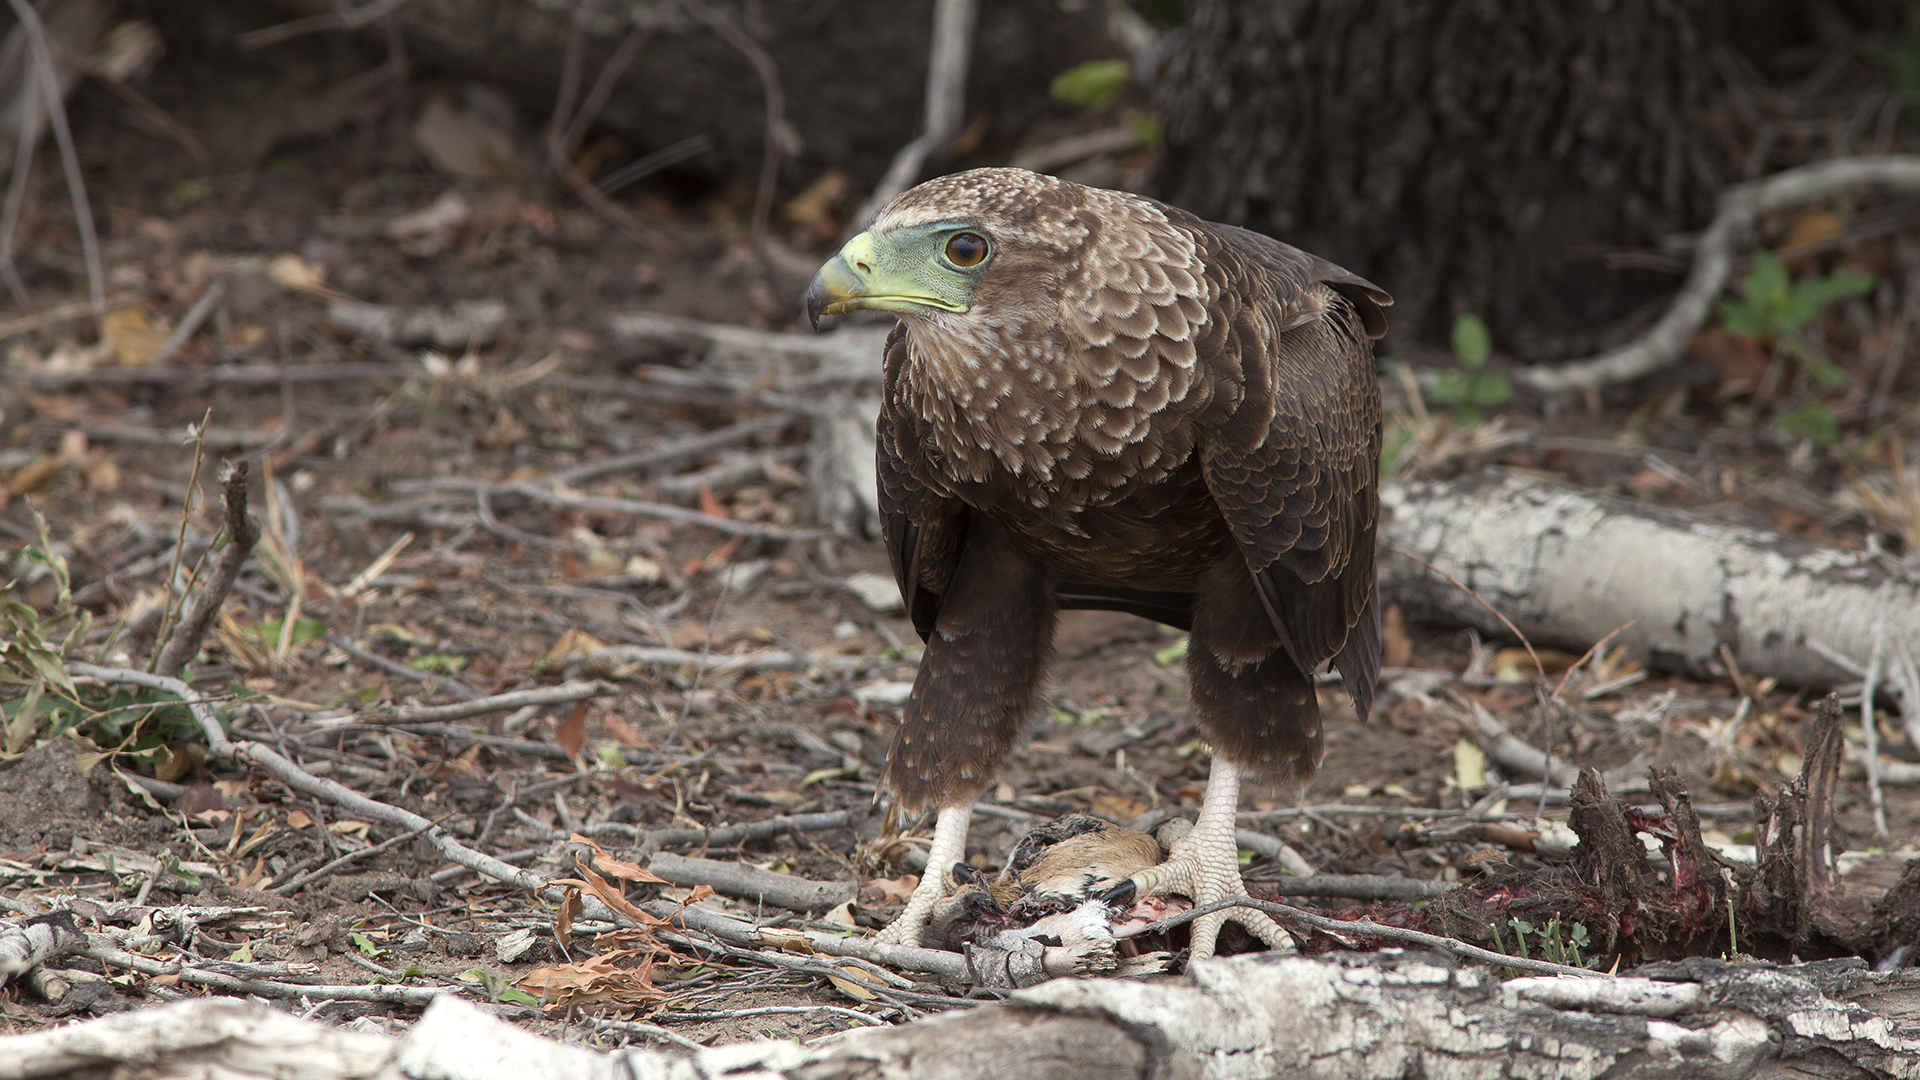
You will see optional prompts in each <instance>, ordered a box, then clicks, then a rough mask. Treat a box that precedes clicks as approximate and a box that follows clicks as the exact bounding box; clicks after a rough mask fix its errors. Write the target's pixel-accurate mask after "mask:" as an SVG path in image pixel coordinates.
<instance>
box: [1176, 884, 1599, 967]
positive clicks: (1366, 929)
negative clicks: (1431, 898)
mask: <svg viewBox="0 0 1920 1080" xmlns="http://www.w3.org/2000/svg"><path fill="white" fill-rule="evenodd" d="M1229 908H1252V909H1254V910H1255V911H1264V912H1266V913H1267V914H1268V915H1277V916H1280V917H1281V918H1285V919H1292V920H1294V921H1296V922H1302V923H1305V924H1306V925H1308V926H1311V927H1313V928H1314V929H1316V930H1324V931H1326V932H1327V933H1329V934H1331V935H1333V936H1334V937H1335V938H1341V937H1345V936H1347V935H1350V934H1358V935H1363V936H1366V937H1373V938H1381V939H1384V940H1387V941H1404V942H1406V943H1407V944H1409V945H1422V946H1425V947H1426V948H1429V949H1439V950H1440V951H1442V952H1446V953H1452V954H1453V955H1455V956H1458V957H1461V958H1463V959H1467V960H1478V961H1480V962H1481V963H1483V964H1500V965H1504V966H1506V967H1510V968H1514V969H1515V970H1518V971H1537V972H1540V973H1541V974H1543V975H1580V976H1585V977H1588V978H1605V976H1604V975H1602V974H1601V973H1600V972H1597V971H1589V970H1587V969H1586V968H1577V967H1569V966H1567V965H1565V964H1550V963H1548V962H1547V961H1545V960H1533V959H1528V958H1526V957H1519V956H1508V955H1506V954H1504V953H1497V952H1494V951H1493V950H1491V949H1482V948H1480V947H1479V946H1477V945H1469V944H1467V943H1466V942H1464V941H1459V940H1456V939H1454V938H1448V937H1440V936H1439V935H1437V934H1423V933H1421V932H1420V931H1418V930H1408V929H1406V928H1404V927H1399V926H1382V925H1380V924H1379V923H1377V922H1374V921H1373V920H1372V919H1358V920H1355V921H1352V922H1348V921H1346V920H1344V919H1329V918H1327V917H1326V916H1324V915H1315V914H1314V913H1313V912H1311V911H1303V910H1301V909H1300V908H1297V907H1289V906H1288V905H1286V904H1276V903H1273V902H1271V901H1268V900H1254V899H1252V898H1250V897H1245V896H1229V897H1227V898H1226V899H1224V900H1216V901H1214V902H1213V903H1211V904H1202V905H1200V906H1199V907H1196V908H1192V909H1190V910H1187V911H1183V912H1181V913H1180V914H1178V915H1174V916H1170V917H1168V918H1165V919H1161V920H1160V921H1159V922H1157V923H1154V924H1153V925H1151V926H1149V927H1147V932H1148V933H1166V932H1167V931H1168V930H1171V929H1173V928H1174V927H1176V926H1179V925H1181V924H1183V923H1190V922H1192V921H1193V920H1195V919H1197V918H1199V917H1200V916H1202V915H1211V914H1213V913H1214V912H1216V911H1225V910H1227V909H1229Z"/></svg>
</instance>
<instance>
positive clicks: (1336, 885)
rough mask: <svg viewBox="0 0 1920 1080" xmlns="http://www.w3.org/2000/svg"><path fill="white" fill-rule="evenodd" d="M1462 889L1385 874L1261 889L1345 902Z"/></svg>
mask: <svg viewBox="0 0 1920 1080" xmlns="http://www.w3.org/2000/svg"><path fill="white" fill-rule="evenodd" d="M1459 887H1460V886H1459V884H1458V883H1457V882H1446V881H1425V880H1422V879H1420V878H1410V877H1391V876H1388V875H1385V874H1314V875H1313V876H1311V877H1292V876H1287V877H1281V878H1276V879H1275V880H1273V881H1265V882H1261V888H1263V889H1265V890H1267V891H1269V892H1275V893H1279V894H1280V895H1281V896H1330V897H1339V898H1341V899H1345V900H1401V901H1414V900H1431V899H1433V898H1434V897H1436V896H1439V895H1441V894H1443V893H1446V892H1449V891H1451V890H1453V889H1457V888H1459Z"/></svg>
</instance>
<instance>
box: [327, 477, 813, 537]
mask: <svg viewBox="0 0 1920 1080" xmlns="http://www.w3.org/2000/svg"><path fill="white" fill-rule="evenodd" d="M433 483H434V485H435V486H436V487H437V488H439V489H440V490H443V491H468V492H485V493H486V494H487V495H489V496H492V497H495V498H498V497H499V496H502V495H520V496H524V497H525V498H528V499H532V500H533V501H535V502H540V503H545V504H547V505H549V506H565V507H571V508H574V509H579V510H609V511H612V512H614V513H617V514H633V515H635V516H638V517H653V518H663V519H665V520H667V521H681V522H690V523H692V524H696V525H702V526H705V527H706V528H709V529H713V530H714V531H716V532H723V533H727V534H729V535H734V536H760V537H765V538H767V539H769V540H818V539H819V538H821V537H823V536H831V535H832V533H830V532H829V531H827V530H825V529H783V528H780V527H778V526H773V525H759V524H755V523H753V522H750V521H735V520H733V519H732V518H722V517H714V516H713V515H711V514H703V513H701V512H700V511H698V510H689V509H687V508H686V507H684V506H674V505H671V504H669V503H657V502H649V501H647V500H644V499H615V498H607V497H603V496H597V495H580V494H576V493H572V492H567V491H554V490H549V489H547V488H543V487H541V486H540V485H539V484H537V483H529V484H490V483H488V482H486V481H484V480H461V479H458V478H452V479H447V480H438V481H434V482H433ZM443 501H444V500H434V499H425V500H418V501H416V502H415V503H390V504H388V505H385V506H379V505H376V504H374V503H370V502H368V501H367V500H365V499H362V498H360V497H358V496H352V495H343V496H338V497H335V498H329V499H323V500H322V501H321V506H322V508H323V509H326V510H330V511H334V512H338V513H347V514H352V515H354V516H357V517H364V518H366V519H367V520H369V521H407V520H411V516H412V514H413V513H414V512H416V511H417V510H418V509H419V508H420V506H421V505H423V504H431V503H436V502H443Z"/></svg>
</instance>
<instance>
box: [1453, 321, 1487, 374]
mask: <svg viewBox="0 0 1920 1080" xmlns="http://www.w3.org/2000/svg"><path fill="white" fill-rule="evenodd" d="M1453 355H1454V356H1456V357H1458V358H1459V359H1460V363H1461V364H1462V365H1463V366H1465V367H1466V368H1468V369H1469V370H1471V369H1473V368H1477V367H1479V366H1480V365H1481V364H1484V363H1486V362H1487V357H1489V356H1492V355H1493V335H1492V334H1490V333H1488V332H1487V324H1486V322H1485V321H1484V320H1482V319H1481V318H1480V316H1478V315H1474V314H1471V313H1469V314H1466V315H1462V316H1460V317H1459V318H1457V319H1455V320H1453Z"/></svg>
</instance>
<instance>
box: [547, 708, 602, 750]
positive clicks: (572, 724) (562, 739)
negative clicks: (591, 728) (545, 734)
mask: <svg viewBox="0 0 1920 1080" xmlns="http://www.w3.org/2000/svg"><path fill="white" fill-rule="evenodd" d="M592 709H593V705H592V703H591V702H586V701H580V702H575V703H574V706H573V708H572V709H570V710H568V712H567V718H566V719H565V720H562V721H560V726H559V727H556V728H554V729H553V741H554V742H556V743H558V744H560V749H562V750H565V751H566V752H567V756H568V757H578V756H579V754H580V748H581V747H583V746H585V745H586V744H587V713H588V712H590V711H592Z"/></svg>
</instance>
